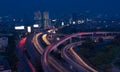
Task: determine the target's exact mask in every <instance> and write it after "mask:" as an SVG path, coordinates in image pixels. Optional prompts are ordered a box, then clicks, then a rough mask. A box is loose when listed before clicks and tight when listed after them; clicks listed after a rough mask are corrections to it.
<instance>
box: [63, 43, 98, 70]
mask: <svg viewBox="0 0 120 72" xmlns="http://www.w3.org/2000/svg"><path fill="white" fill-rule="evenodd" d="M82 42H83V41H80V42H75V43H71V44H68V45H67V46H66V47H65V48H63V50H62V56H63V57H64V59H65V60H67V61H68V62H69V63H73V65H74V66H75V65H76V66H78V67H77V68H78V69H81V70H82V71H83V72H98V71H96V70H95V69H93V68H92V67H90V66H89V65H88V64H86V63H85V62H84V61H83V60H82V58H81V57H80V56H79V55H77V53H76V52H75V51H74V50H73V48H74V47H76V46H79V45H81V44H82ZM70 56H71V57H70Z"/></svg>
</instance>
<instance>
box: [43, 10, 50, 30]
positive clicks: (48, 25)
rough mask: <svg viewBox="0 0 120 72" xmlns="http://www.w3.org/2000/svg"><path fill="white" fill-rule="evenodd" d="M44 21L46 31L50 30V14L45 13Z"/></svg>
mask: <svg viewBox="0 0 120 72" xmlns="http://www.w3.org/2000/svg"><path fill="white" fill-rule="evenodd" d="M43 20H44V29H49V28H50V24H51V22H50V19H49V12H43Z"/></svg>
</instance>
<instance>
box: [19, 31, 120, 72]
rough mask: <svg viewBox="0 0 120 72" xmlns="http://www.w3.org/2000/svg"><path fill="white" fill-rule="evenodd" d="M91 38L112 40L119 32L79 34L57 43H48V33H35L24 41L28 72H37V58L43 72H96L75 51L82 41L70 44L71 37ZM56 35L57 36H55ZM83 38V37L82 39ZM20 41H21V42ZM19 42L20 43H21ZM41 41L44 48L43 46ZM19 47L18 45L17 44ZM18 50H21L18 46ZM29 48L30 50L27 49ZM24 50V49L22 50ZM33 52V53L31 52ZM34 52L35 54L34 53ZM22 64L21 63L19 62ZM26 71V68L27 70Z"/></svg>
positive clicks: (66, 37)
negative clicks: (67, 42) (28, 56)
mask: <svg viewBox="0 0 120 72" xmlns="http://www.w3.org/2000/svg"><path fill="white" fill-rule="evenodd" d="M90 34H91V37H92V38H93V34H101V35H103V38H106V39H108V38H113V36H109V34H110V35H114V34H119V32H81V33H76V34H71V35H68V36H65V37H63V38H61V39H60V40H59V41H57V40H56V41H50V40H49V39H48V35H49V33H47V32H46V33H35V34H32V35H31V36H29V37H28V38H25V39H26V43H24V44H26V45H25V48H26V49H25V50H27V51H29V52H28V53H29V54H30V57H31V58H30V60H29V58H27V57H25V58H26V61H28V67H31V71H29V72H37V71H36V70H35V68H36V67H35V58H36V57H38V58H39V60H40V62H41V66H42V69H43V71H44V72H98V70H97V69H95V68H94V67H93V66H91V65H89V64H87V63H86V62H85V61H84V59H82V57H80V56H79V55H78V54H77V53H76V52H75V51H74V48H75V47H76V46H80V45H81V44H82V42H83V40H81V41H78V42H71V41H72V38H73V37H79V38H82V36H83V35H87V36H88V35H90ZM107 34H108V35H107ZM56 35H57V34H56ZM83 38H84V37H83ZM22 40H24V38H23V39H22ZM22 40H21V41H22ZM68 40H69V41H70V42H69V44H67V45H65V46H64V47H63V48H61V50H60V49H58V47H59V46H60V45H61V44H64V43H65V42H66V41H68ZM21 41H20V42H21ZM41 41H43V42H44V43H45V45H46V46H44V45H43V42H42V43H41ZM18 45H19V44H18ZM19 48H22V47H21V45H19ZM29 48H30V49H29ZM23 49H24V48H23ZM32 51H33V52H32ZM35 51H36V52H35ZM57 51H59V52H60V53H59V54H60V59H59V58H58V57H56V55H53V54H56V52H57ZM21 62H22V61H21ZM27 69H28V68H27Z"/></svg>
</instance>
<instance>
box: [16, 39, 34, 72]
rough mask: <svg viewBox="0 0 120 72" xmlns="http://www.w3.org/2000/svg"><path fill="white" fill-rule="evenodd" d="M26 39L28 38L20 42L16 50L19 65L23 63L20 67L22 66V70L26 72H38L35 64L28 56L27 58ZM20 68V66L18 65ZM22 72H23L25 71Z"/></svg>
mask: <svg viewBox="0 0 120 72" xmlns="http://www.w3.org/2000/svg"><path fill="white" fill-rule="evenodd" d="M26 39H27V38H23V39H22V40H20V41H19V43H18V44H17V48H16V54H17V57H18V59H19V61H20V62H19V63H21V64H20V65H22V67H21V68H22V69H23V70H24V71H25V72H26V71H27V72H36V69H35V67H34V66H33V64H32V63H31V61H30V60H29V59H28V57H27V56H25V54H24V51H25V50H26V48H25V47H24V46H25V43H26ZM18 66H19V65H18ZM23 70H22V71H23Z"/></svg>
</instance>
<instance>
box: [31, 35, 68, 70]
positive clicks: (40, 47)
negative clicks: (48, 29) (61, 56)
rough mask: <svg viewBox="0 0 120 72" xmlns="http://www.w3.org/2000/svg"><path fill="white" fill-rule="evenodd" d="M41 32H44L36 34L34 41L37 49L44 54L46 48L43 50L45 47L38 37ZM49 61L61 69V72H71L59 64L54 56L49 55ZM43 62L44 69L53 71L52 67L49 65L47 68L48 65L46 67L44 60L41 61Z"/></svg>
mask: <svg viewBox="0 0 120 72" xmlns="http://www.w3.org/2000/svg"><path fill="white" fill-rule="evenodd" d="M41 34H42V33H38V34H36V35H35V36H34V37H33V40H32V42H33V44H34V46H35V48H36V49H37V51H38V52H39V53H40V54H41V55H42V54H43V52H44V50H43V47H42V46H41V45H40V43H39V39H38V38H39V36H40V35H41ZM43 39H46V37H45V38H43ZM48 62H49V63H50V65H52V66H53V67H54V68H55V69H56V70H57V71H59V72H63V71H64V72H69V71H68V70H66V69H65V68H63V67H62V66H60V64H59V63H58V62H57V61H56V60H55V59H53V57H52V56H49V57H48ZM41 63H42V66H43V69H44V70H49V71H51V68H50V67H48V66H47V69H46V67H45V66H44V64H43V61H41Z"/></svg>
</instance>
